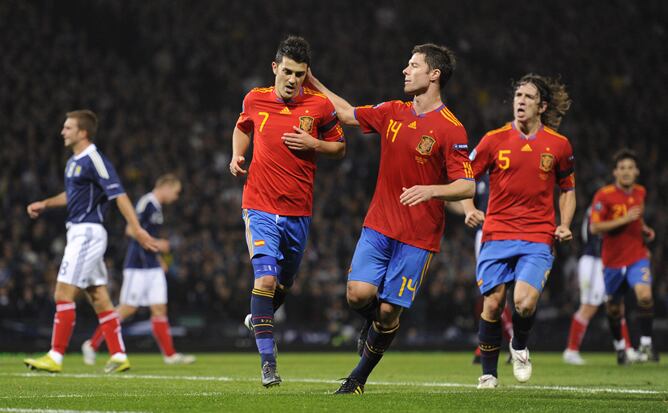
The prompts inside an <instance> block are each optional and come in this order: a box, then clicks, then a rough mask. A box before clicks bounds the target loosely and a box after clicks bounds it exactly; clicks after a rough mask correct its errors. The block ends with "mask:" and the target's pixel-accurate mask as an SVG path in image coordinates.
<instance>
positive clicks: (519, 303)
mask: <svg viewBox="0 0 668 413" xmlns="http://www.w3.org/2000/svg"><path fill="white" fill-rule="evenodd" d="M534 311H536V303H534V302H532V301H531V300H515V312H516V313H517V314H519V316H520V317H523V318H526V317H531V315H532V314H533V313H534Z"/></svg>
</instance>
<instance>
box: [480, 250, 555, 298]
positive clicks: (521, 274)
mask: <svg viewBox="0 0 668 413" xmlns="http://www.w3.org/2000/svg"><path fill="white" fill-rule="evenodd" d="M553 262H554V256H553V255H552V251H551V250H550V246H549V245H547V244H544V243H542V242H529V241H521V240H501V241H487V242H484V243H483V244H482V247H481V248H480V256H479V257H478V264H477V268H476V281H477V283H478V288H480V292H481V293H482V294H483V295H484V294H486V293H488V292H490V291H491V290H492V289H493V288H494V287H496V286H497V285H500V284H506V283H509V282H513V281H524V282H526V283H528V284H530V285H531V286H533V287H534V288H535V289H536V290H538V292H542V291H543V288H545V283H546V282H547V279H548V277H549V275H550V270H551V269H552V263H553Z"/></svg>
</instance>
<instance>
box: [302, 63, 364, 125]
mask: <svg viewBox="0 0 668 413" xmlns="http://www.w3.org/2000/svg"><path fill="white" fill-rule="evenodd" d="M306 81H307V82H309V83H310V84H311V85H312V86H313V87H314V88H316V89H318V90H319V91H320V92H321V93H324V94H325V96H327V98H328V99H329V100H330V101H331V102H332V104H333V105H334V109H335V110H336V116H337V117H338V118H339V120H340V121H341V122H342V123H343V124H344V125H350V126H359V124H360V123H359V122H358V121H357V119H355V108H354V107H353V105H351V104H350V103H348V101H347V100H345V99H344V98H342V97H341V96H339V95H337V94H336V93H334V92H332V91H331V90H329V89H327V87H325V85H323V84H322V82H320V81H319V80H318V79H317V78H316V77H315V76H313V73H312V72H311V69H309V70H308V75H307V76H306Z"/></svg>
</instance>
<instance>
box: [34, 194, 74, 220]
mask: <svg viewBox="0 0 668 413" xmlns="http://www.w3.org/2000/svg"><path fill="white" fill-rule="evenodd" d="M66 205H67V194H66V193H65V192H61V193H59V194H58V195H56V196H52V197H51V198H46V199H44V200H42V201H37V202H33V203H31V204H30V205H28V207H27V208H26V211H27V212H28V215H29V216H30V218H32V219H35V218H37V217H39V216H40V215H41V214H42V212H44V211H45V210H46V209H47V208H58V207H64V206H66Z"/></svg>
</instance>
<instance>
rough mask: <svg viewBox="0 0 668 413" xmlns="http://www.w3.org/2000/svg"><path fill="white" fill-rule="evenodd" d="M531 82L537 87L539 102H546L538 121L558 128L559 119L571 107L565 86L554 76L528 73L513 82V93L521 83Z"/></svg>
mask: <svg viewBox="0 0 668 413" xmlns="http://www.w3.org/2000/svg"><path fill="white" fill-rule="evenodd" d="M527 83H531V84H532V85H534V86H536V89H538V94H539V95H540V103H543V102H545V103H547V109H545V112H543V113H542V114H541V115H540V121H541V122H542V123H543V125H546V126H547V127H549V128H552V129H554V130H557V129H559V125H561V120H562V119H563V117H564V115H566V112H568V109H570V107H571V103H572V101H571V98H570V97H569V96H568V92H567V91H566V86H564V84H563V83H561V81H560V80H559V79H558V78H556V79H554V78H550V77H546V76H541V75H537V74H535V73H528V74H526V75H524V76H522V78H521V79H520V80H518V81H517V82H513V94H514V93H515V91H517V88H519V87H520V86H522V85H525V84H527Z"/></svg>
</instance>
